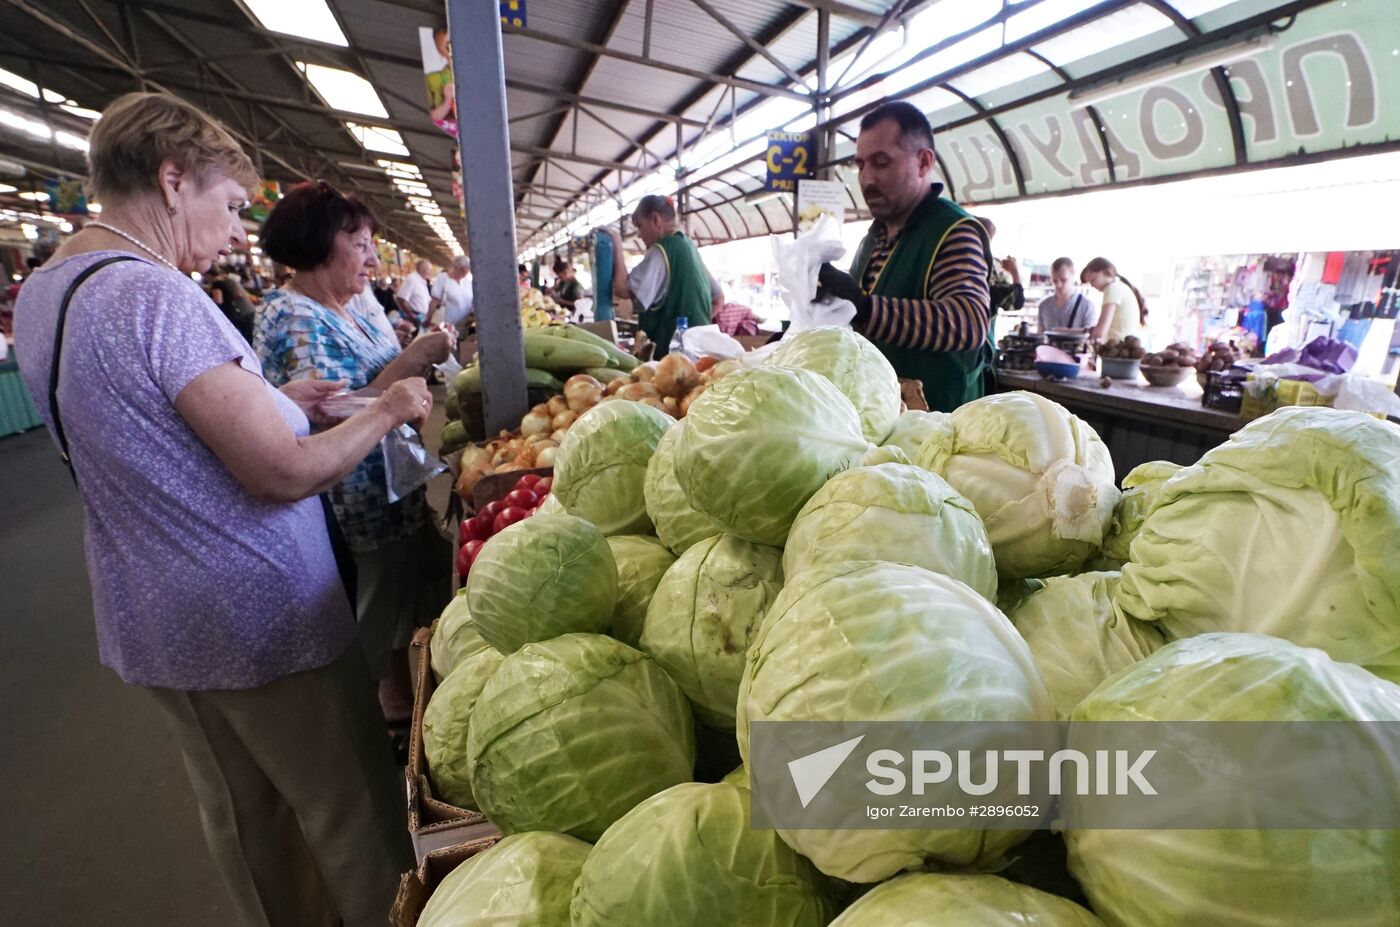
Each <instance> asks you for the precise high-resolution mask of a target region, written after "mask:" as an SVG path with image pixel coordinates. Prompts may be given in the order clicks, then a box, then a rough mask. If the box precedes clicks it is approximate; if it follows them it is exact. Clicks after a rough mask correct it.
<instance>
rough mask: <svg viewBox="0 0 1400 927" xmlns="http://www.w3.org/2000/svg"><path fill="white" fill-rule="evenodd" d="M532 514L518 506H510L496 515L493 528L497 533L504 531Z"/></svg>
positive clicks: (492, 524)
mask: <svg viewBox="0 0 1400 927" xmlns="http://www.w3.org/2000/svg"><path fill="white" fill-rule="evenodd" d="M529 517H530V513H529V512H527V511H525V509H522V508H521V507H520V506H518V505H508V506H506V507H505V508H503V509H501V511H500V512H499V513H497V515H496V520H495V521H493V522H492V523H491V528H492V529H493V530H494V531H496V532H501V531H504V530H505V529H506V528H509V527H510V526H511V525H513V524H515V523H516V522H518V521H520V520H521V519H522V518H529Z"/></svg>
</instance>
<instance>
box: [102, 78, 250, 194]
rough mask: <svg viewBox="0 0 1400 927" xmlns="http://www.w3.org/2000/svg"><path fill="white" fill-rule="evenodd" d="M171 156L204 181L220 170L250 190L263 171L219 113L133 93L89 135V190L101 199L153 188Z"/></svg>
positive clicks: (118, 101)
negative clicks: (208, 113)
mask: <svg viewBox="0 0 1400 927" xmlns="http://www.w3.org/2000/svg"><path fill="white" fill-rule="evenodd" d="M166 160H170V161H173V162H175V163H176V164H177V165H179V166H180V168H181V169H182V170H185V171H188V172H190V173H191V174H193V175H194V177H195V182H196V183H199V184H201V185H202V184H203V183H204V182H205V181H206V180H207V179H208V176H209V173H210V172H211V171H214V170H218V171H220V172H222V173H223V174H224V175H225V176H227V177H229V178H230V179H232V180H236V181H238V183H240V184H242V185H243V186H244V187H247V188H248V189H249V190H251V189H252V188H254V187H255V186H257V183H258V172H257V169H256V168H254V167H253V162H252V161H251V160H250V159H249V158H248V155H247V154H245V153H244V151H243V148H242V147H241V146H240V145H239V144H238V142H236V141H234V138H233V136H232V135H230V134H229V132H228V130H227V129H225V128H224V127H223V126H222V125H220V124H219V123H218V121H217V120H215V119H214V118H213V117H211V116H209V115H206V114H205V113H204V112H203V111H201V110H200V109H198V108H197V107H195V106H193V105H191V104H190V103H186V102H185V101H184V100H181V99H180V98H178V97H173V96H171V95H169V94H165V93H128V94H126V95H125V96H122V97H118V98H117V99H116V100H114V101H113V102H112V104H111V105H110V106H108V107H107V108H106V109H105V110H103V112H102V118H101V119H99V120H97V125H96V126H94V127H93V130H92V134H91V135H89V136H88V192H90V193H91V194H92V196H93V197H94V198H96V199H98V200H101V199H104V198H108V197H115V198H120V197H123V196H128V195H130V194H133V193H144V192H149V191H150V190H152V189H153V188H154V187H155V184H156V175H157V174H158V173H159V170H160V165H161V162H163V161H166Z"/></svg>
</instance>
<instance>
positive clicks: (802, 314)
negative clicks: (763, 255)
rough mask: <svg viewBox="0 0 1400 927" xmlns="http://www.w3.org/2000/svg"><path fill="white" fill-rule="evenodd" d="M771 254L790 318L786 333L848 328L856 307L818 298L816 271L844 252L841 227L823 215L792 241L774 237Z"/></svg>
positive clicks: (836, 300) (844, 302)
mask: <svg viewBox="0 0 1400 927" xmlns="http://www.w3.org/2000/svg"><path fill="white" fill-rule="evenodd" d="M772 241H773V256H774V257H775V258H776V259H777V262H778V285H779V287H781V289H782V294H783V302H784V303H786V304H787V307H788V313H789V316H790V318H791V319H792V322H791V324H790V325H789V326H788V332H790V333H791V332H800V331H804V330H806V329H809V328H820V327H822V326H828V325H834V326H838V327H840V328H850V327H851V320H853V319H854V318H855V317H856V307H855V306H854V305H852V304H851V302H850V301H849V300H845V299H835V300H831V301H829V302H828V301H822V302H818V301H817V271H818V270H820V269H821V266H822V265H823V264H826V263H829V262H831V261H836V260H840V258H841V256H842V255H844V254H845V253H846V246H845V245H843V244H841V227H840V226H839V225H837V224H836V220H835V219H833V218H832V217H831V216H827V215H823V216H821V217H820V218H818V219H817V221H816V222H814V223H812V227H811V228H810V229H808V230H807V231H805V232H802V233H801V234H799V235H798V236H797V238H796V239H794V240H793V241H785V240H783V239H782V238H779V237H778V236H776V235H775V236H773V239H772Z"/></svg>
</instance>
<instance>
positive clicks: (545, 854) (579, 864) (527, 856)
mask: <svg viewBox="0 0 1400 927" xmlns="http://www.w3.org/2000/svg"><path fill="white" fill-rule="evenodd" d="M591 849H592V847H590V846H589V845H588V844H586V843H584V842H583V841H582V840H576V839H574V838H573V837H566V836H564V835H563V834H549V833H543V832H539V833H531V834H515V835H514V836H510V837H506V838H504V839H502V840H501V842H500V843H497V844H496V845H495V846H493V847H491V849H489V850H486V851H484V852H481V853H478V854H476V855H475V856H472V857H470V858H468V859H467V860H466V861H465V862H463V863H462V864H461V865H459V866H458V867H457V868H456V869H453V870H452V871H451V872H450V873H448V874H447V877H446V878H444V879H443V880H442V882H441V884H439V885H438V887H437V890H436V891H434V892H433V896H432V897H431V898H429V899H428V904H427V906H426V907H424V908H423V913H422V914H421V915H419V917H418V927H506V925H509V927H566V925H567V924H568V923H569V899H570V896H571V895H572V893H573V888H574V882H575V881H576V880H577V879H578V874H579V873H580V872H581V871H582V870H583V863H584V860H585V859H586V858H587V856H588V851H589V850H591Z"/></svg>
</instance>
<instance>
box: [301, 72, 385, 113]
mask: <svg viewBox="0 0 1400 927" xmlns="http://www.w3.org/2000/svg"><path fill="white" fill-rule="evenodd" d="M297 67H298V68H299V69H300V70H301V72H302V73H303V74H305V75H306V79H307V81H309V82H310V84H311V86H312V88H314V89H315V91H316V93H317V94H318V95H319V96H320V97H321V99H322V100H325V101H326V105H327V106H329V107H330V108H331V109H338V110H343V111H345V112H347V113H359V114H360V115H362V116H378V117H379V118H380V119H388V118H389V111H388V110H386V109H385V108H384V101H383V100H381V99H380V98H379V92H378V91H377V90H375V89H374V85H373V84H371V83H370V82H369V81H367V80H365V79H364V78H363V77H361V76H360V75H358V74H356V73H355V72H354V71H346V70H344V69H342V68H328V67H326V66H325V65H323V64H307V63H306V62H305V61H298V62H297Z"/></svg>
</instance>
